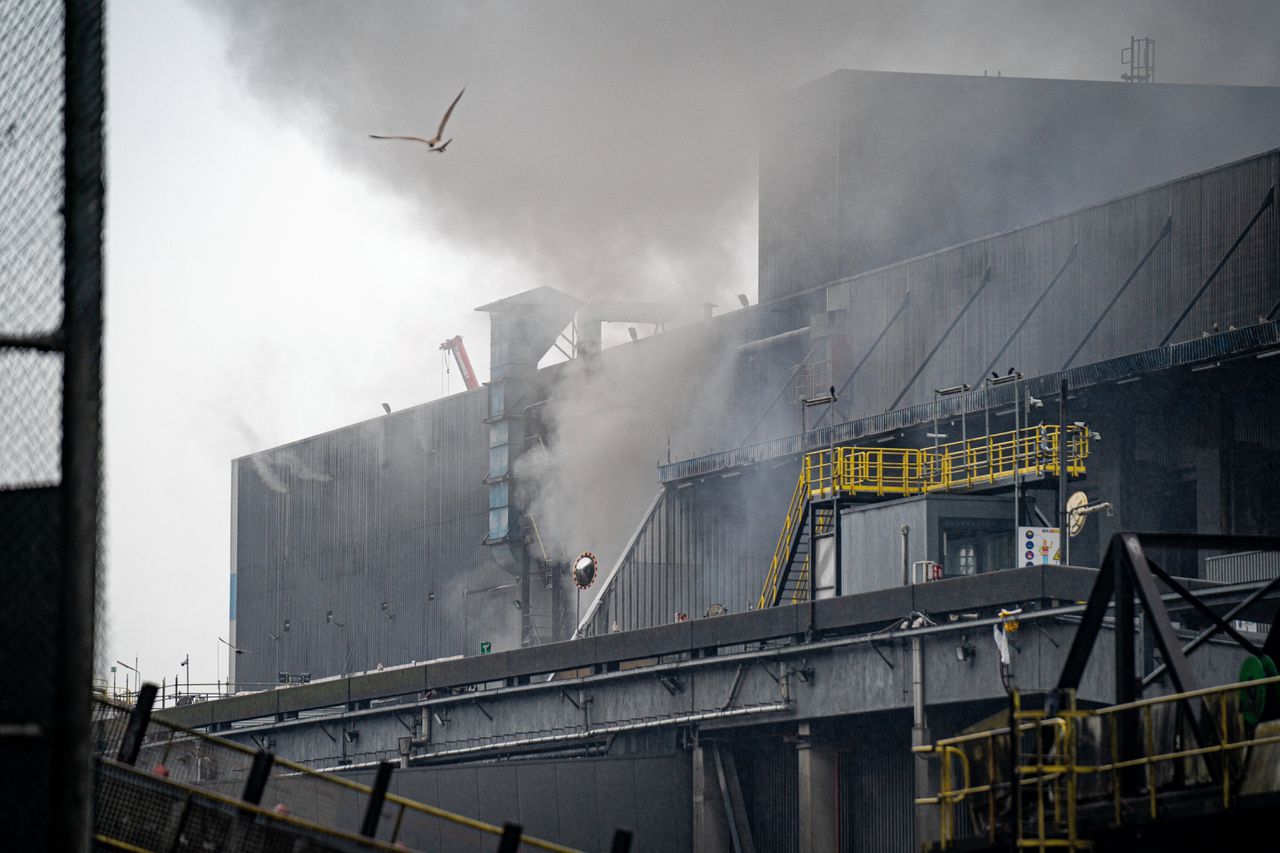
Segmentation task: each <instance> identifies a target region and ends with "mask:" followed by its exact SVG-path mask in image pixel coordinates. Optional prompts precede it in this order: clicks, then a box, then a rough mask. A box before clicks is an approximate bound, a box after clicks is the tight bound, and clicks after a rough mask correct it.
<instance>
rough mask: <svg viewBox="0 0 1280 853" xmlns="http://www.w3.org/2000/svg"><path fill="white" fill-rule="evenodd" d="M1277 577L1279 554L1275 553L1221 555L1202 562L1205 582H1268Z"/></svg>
mask: <svg viewBox="0 0 1280 853" xmlns="http://www.w3.org/2000/svg"><path fill="white" fill-rule="evenodd" d="M1277 576H1280V553H1277V552H1275V551H1249V552H1247V553H1243V554H1223V555H1222V556H1219V557H1206V558H1205V561H1204V577H1205V580H1211V581H1218V582H1219V583H1250V582H1252V581H1269V580H1271V579H1272V578H1275V577H1277Z"/></svg>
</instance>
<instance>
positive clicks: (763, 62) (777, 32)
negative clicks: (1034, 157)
mask: <svg viewBox="0 0 1280 853" xmlns="http://www.w3.org/2000/svg"><path fill="white" fill-rule="evenodd" d="M797 10H799V11H797ZM108 15H109V17H108V57H107V68H108V123H107V132H108V160H109V163H108V175H107V179H108V208H107V210H108V219H107V305H106V311H107V340H106V383H107V384H106V453H107V460H106V461H107V482H106V494H107V503H106V507H107V509H106V517H105V522H106V530H107V537H106V543H107V550H106V567H107V574H106V593H107V601H108V608H107V613H106V618H105V620H104V621H103V628H104V633H103V644H102V645H103V650H102V654H101V655H100V657H101V659H102V660H104V661H105V662H106V663H107V665H109V664H110V663H111V662H113V661H115V660H116V659H122V660H125V661H127V662H129V663H130V664H132V662H133V660H134V658H135V656H136V657H137V659H138V662H139V666H140V668H141V669H142V671H143V673H144V675H145V676H147V677H148V678H149V679H153V680H156V681H159V680H160V678H162V677H167V678H172V677H173V675H174V674H175V673H178V672H180V668H179V666H178V664H179V661H181V660H182V658H183V656H184V655H186V654H188V653H190V655H191V664H192V672H191V680H192V682H210V683H211V682H213V681H214V680H215V678H217V677H225V668H224V667H225V664H224V661H225V651H219V650H218V642H217V638H218V637H220V636H221V637H225V636H226V630H227V617H228V607H227V603H228V602H227V596H228V579H227V576H228V571H229V560H230V558H229V535H230V534H229V517H230V460H231V459H232V458H234V457H237V456H241V455H244V454H246V453H249V452H252V451H255V450H261V449H263V448H266V447H270V446H273V445H277V444H282V443H286V442H289V441H292V440H296V439H299V438H302V437H305V436H308V435H312V434H315V433H317V432H322V431H325V430H328V429H333V428H335V427H339V426H342V425H344V424H348V423H352V422H354V421H357V420H361V419H364V418H368V417H375V416H377V415H379V414H380V412H381V409H380V405H379V404H380V403H382V402H387V403H389V404H390V405H391V406H392V407H393V408H402V407H405V406H410V405H414V404H417V403H421V402H424V401H427V400H430V399H434V398H435V397H438V396H439V395H440V394H441V392H442V382H441V358H440V353H439V351H438V350H437V346H438V344H439V342H440V341H442V340H444V339H445V338H448V337H451V336H453V335H455V334H462V335H463V336H464V338H465V340H466V342H467V344H468V347H469V349H470V351H471V355H472V359H473V361H474V362H475V364H476V367H477V370H478V372H479V373H480V376H481V378H482V379H484V378H486V377H487V373H488V370H487V367H488V352H487V349H488V330H487V322H486V318H485V317H484V316H482V315H479V314H476V313H475V312H474V311H473V310H472V309H473V308H474V307H475V306H477V305H481V304H483V303H485V302H487V301H491V300H493V299H497V298H500V297H502V296H506V295H510V294H512V293H514V292H517V291H519V290H523V289H526V288H528V287H532V286H536V285H538V284H553V285H556V286H560V287H563V288H565V289H567V290H569V291H571V292H574V293H577V294H579V295H593V294H617V293H636V292H643V293H647V294H652V295H654V296H659V297H664V298H673V297H676V298H694V297H696V298H711V299H713V300H714V301H718V302H720V304H722V305H726V306H728V305H732V304H734V303H733V294H736V293H739V292H745V293H749V294H752V298H753V300H754V293H755V271H756V243H755V228H756V223H755V203H756V195H755V156H756V155H755V149H754V123H755V121H756V118H757V116H758V115H759V113H760V110H761V109H763V108H764V107H765V106H766V105H767V104H768V102H769V100H770V99H772V98H775V97H779V96H780V95H781V93H783V92H785V90H786V89H788V88H790V87H792V86H795V85H799V84H801V83H803V82H805V81H807V80H810V79H813V78H815V77H818V76H821V75H822V74H825V73H827V72H829V71H832V70H835V69H837V68H842V67H843V68H866V69H879V70H897V71H929V72H944V73H963V74H981V73H983V71H984V70H990V71H991V72H992V73H995V71H996V70H997V69H1000V70H1001V71H1002V73H1004V74H1006V75H1015V76H1039V77H1074V78H1087V79H1116V77H1117V76H1118V75H1119V73H1120V70H1121V69H1120V66H1119V61H1118V59H1119V50H1120V48H1121V47H1122V46H1125V45H1127V44H1128V38H1129V36H1130V35H1131V34H1137V35H1151V36H1153V37H1155V38H1156V40H1157V45H1158V54H1157V75H1158V77H1159V78H1160V79H1161V80H1165V81H1170V82H1196V83H1236V84H1253V85H1280V70H1278V68H1277V51H1276V46H1275V38H1274V35H1275V33H1277V32H1280V4H1277V3H1275V2H1273V0H1256V2H1222V3H1210V2H1207V0H1203V2H1199V0H1197V1H1196V2H1192V0H1141V2H1131V3H1121V2H1103V0H1076V2H1070V3H1063V2H1048V0H1045V1H1044V2H1040V0H1036V2H1031V0H1023V2H1014V0H992V2H980V0H945V1H943V0H939V2H909V1H908V0H893V2H889V1H888V0H886V2H866V3H854V2H831V3H806V4H803V5H800V4H792V3H781V2H779V3H765V2H738V3H727V2H707V3H699V4H687V3H675V2H657V0H655V2H632V3H608V4H606V3H596V2H585V0H582V1H581V2H576V0H575V2H545V3H497V2H477V3H467V4H456V3H447V4H446V3H440V4H435V3H426V2H415V3H377V4H367V3H320V2H316V3H307V4H296V3H273V4H262V3H259V2H239V1H238V0H229V1H228V2H223V3H217V4H214V3H207V4H200V5H199V6H193V5H188V4H186V3H179V2H171V0H146V1H144V0H129V2H116V3H111V4H109V7H108ZM463 84H467V85H468V87H469V88H468V90H467V94H466V95H465V96H464V98H463V100H462V102H461V103H460V104H459V106H458V110H457V112H456V114H455V116H454V118H453V120H452V121H451V123H450V131H451V132H452V133H453V134H454V135H455V136H456V140H455V142H454V143H453V145H452V146H451V147H450V149H449V151H448V152H447V153H446V154H445V155H444V156H439V155H431V154H427V153H426V152H425V151H424V150H421V149H418V148H416V147H415V146H412V145H408V144H403V143H379V142H375V141H373V140H369V139H367V136H366V134H367V133H371V132H372V133H414V134H423V135H431V131H433V130H434V124H435V122H436V121H437V120H438V117H439V114H440V112H441V111H442V110H443V108H444V106H445V105H447V103H448V101H449V100H450V99H452V97H453V96H454V95H455V94H456V92H457V90H458V89H459V88H461V86H462V85H463ZM796 132H797V133H799V132H803V129H799V128H798V129H797V131H796ZM451 378H452V383H453V384H452V390H454V391H457V390H458V389H459V388H460V387H461V383H460V381H459V379H458V377H457V374H456V371H455V372H454V373H453V374H452V377H451ZM119 674H120V676H123V671H121V672H120V673H119Z"/></svg>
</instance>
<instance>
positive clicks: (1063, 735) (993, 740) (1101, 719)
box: [912, 676, 1280, 850]
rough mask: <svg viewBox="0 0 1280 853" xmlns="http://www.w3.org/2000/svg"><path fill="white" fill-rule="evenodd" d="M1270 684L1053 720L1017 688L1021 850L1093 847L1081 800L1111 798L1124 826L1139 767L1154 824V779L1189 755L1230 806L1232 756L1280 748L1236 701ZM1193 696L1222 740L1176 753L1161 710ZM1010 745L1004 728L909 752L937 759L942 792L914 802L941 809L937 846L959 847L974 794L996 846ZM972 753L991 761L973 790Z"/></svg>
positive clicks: (1072, 711)
mask: <svg viewBox="0 0 1280 853" xmlns="http://www.w3.org/2000/svg"><path fill="white" fill-rule="evenodd" d="M1272 685H1280V676H1272V677H1270V678H1262V679H1257V680H1253V681H1241V682H1233V683H1231V684H1223V685H1218V686H1215V687H1206V688H1202V689H1200V690H1193V691H1187V692H1184V693H1175V694H1170V695H1166V696H1156V697H1152V698H1150V699H1141V700H1138V701H1136V702H1128V703H1125V704H1123V705H1112V706H1109V707H1106V708H1098V709H1094V710H1079V709H1077V708H1076V707H1075V700H1074V695H1072V696H1070V701H1069V707H1068V708H1066V709H1064V710H1062V711H1060V712H1058V713H1057V714H1055V715H1054V716H1052V717H1047V716H1046V715H1045V713H1044V712H1043V711H1036V710H1022V708H1021V700H1020V697H1019V696H1018V694H1017V693H1016V692H1015V693H1014V694H1013V698H1014V711H1013V716H1014V724H1015V725H1016V726H1017V732H1018V737H1017V738H1016V742H1017V744H1018V755H1017V756H1016V758H1017V760H1016V761H1015V762H1012V764H1013V772H1014V774H1015V783H1016V785H1017V790H1018V791H1019V792H1020V796H1021V798H1022V799H1023V802H1024V803H1026V802H1027V798H1028V797H1031V796H1033V799H1031V800H1030V803H1029V805H1030V808H1029V809H1028V810H1027V812H1026V813H1024V814H1023V821H1022V822H1019V823H1018V825H1017V826H1016V830H1015V837H1016V840H1017V846H1018V847H1019V848H1020V849H1033V850H1049V849H1068V850H1083V849H1088V848H1089V847H1091V846H1092V843H1091V842H1090V841H1088V840H1086V839H1083V838H1081V837H1080V834H1079V827H1078V825H1077V819H1078V809H1079V804H1080V802H1081V801H1082V800H1087V801H1089V802H1093V803H1095V804H1096V803H1098V802H1106V800H1107V798H1109V799H1110V801H1111V806H1112V816H1111V817H1112V824H1113V825H1114V826H1120V825H1122V824H1123V822H1124V818H1125V809H1124V808H1123V800H1124V798H1123V790H1124V787H1123V785H1122V784H1121V778H1120V777H1121V773H1122V771H1124V770H1126V769H1134V770H1138V769H1140V771H1141V776H1142V780H1141V781H1142V788H1144V789H1145V801H1146V812H1147V818H1149V819H1152V820H1154V819H1156V818H1157V817H1159V814H1160V808H1159V803H1160V801H1159V790H1160V785H1161V779H1160V778H1158V775H1157V769H1158V767H1159V766H1160V765H1161V764H1163V763H1167V762H1175V761H1184V760H1186V759H1201V760H1202V761H1203V762H1204V763H1205V766H1204V768H1203V770H1202V772H1203V774H1204V776H1205V777H1206V778H1209V779H1211V782H1209V783H1208V784H1209V785H1213V786H1216V787H1218V788H1219V789H1220V790H1221V795H1222V808H1223V809H1224V810H1225V809H1229V808H1231V805H1232V802H1233V797H1235V796H1236V795H1237V794H1236V791H1235V790H1234V788H1233V781H1232V776H1233V768H1232V767H1231V764H1230V762H1229V761H1228V760H1227V759H1228V757H1229V756H1231V755H1232V754H1235V753H1239V752H1240V751H1242V750H1246V749H1250V748H1252V747H1262V746H1271V745H1276V744H1280V734H1273V735H1258V734H1257V730H1256V729H1253V728H1251V727H1248V726H1245V725H1244V724H1243V721H1242V719H1241V716H1240V710H1239V707H1238V698H1237V697H1238V696H1239V694H1240V693H1241V692H1242V691H1247V690H1258V689H1260V688H1267V687H1270V686H1272ZM1191 700H1199V701H1201V702H1202V703H1203V705H1202V708H1203V710H1204V712H1205V714H1204V716H1205V719H1206V720H1207V721H1209V722H1211V723H1212V724H1213V725H1212V729H1211V730H1209V727H1208V726H1206V734H1208V735H1210V736H1212V737H1213V738H1214V739H1216V743H1208V744H1206V745H1204V746H1192V747H1186V748H1176V747H1179V746H1180V745H1179V743H1178V741H1177V740H1174V746H1175V748H1172V749H1161V748H1160V747H1159V746H1158V730H1159V728H1160V726H1161V721H1160V720H1158V719H1157V715H1156V711H1157V709H1159V708H1161V706H1170V705H1173V704H1175V703H1179V702H1188V701H1191ZM1125 714H1136V715H1137V716H1138V720H1137V721H1136V722H1137V723H1138V724H1139V728H1138V731H1137V734H1138V735H1139V737H1138V743H1137V744H1136V745H1135V749H1139V750H1140V751H1141V754H1139V755H1137V756H1135V757H1132V758H1127V759H1120V758H1119V757H1118V756H1119V751H1120V750H1119V737H1120V736H1119V731H1120V726H1121V719H1122V717H1123V715H1125ZM1027 735H1032V736H1033V738H1032V740H1033V745H1034V748H1033V750H1032V751H1031V752H1027V753H1024V752H1023V751H1022V747H1023V746H1024V745H1025V741H1026V738H1027ZM1089 735H1093V736H1095V737H1096V738H1097V740H1095V741H1093V742H1091V744H1090V745H1092V746H1094V747H1096V748H1097V755H1096V756H1086V757H1096V758H1097V759H1098V760H1082V756H1081V751H1082V744H1086V743H1090V742H1089V741H1088V736H1089ZM1103 737H1105V740H1106V745H1107V747H1108V749H1109V754H1108V755H1107V756H1106V757H1108V758H1110V760H1101V759H1102V758H1103V757H1104V755H1103V753H1102V749H1101V743H1100V741H1101V739H1102V738H1103ZM1014 740H1015V739H1014V738H1011V736H1010V728H1009V726H1007V725H1006V726H1003V727H999V728H993V729H989V730H985V731H980V732H971V733H968V734H962V735H957V736H956V737H951V738H943V739H941V740H939V741H937V742H935V743H934V744H931V745H925V746H917V747H913V748H912V752H914V753H916V754H917V755H922V756H934V757H936V758H938V759H939V760H940V762H941V766H940V773H939V785H938V793H937V794H936V795H935V796H930V797H918V798H916V800H915V802H916V805H917V806H935V807H937V808H938V809H939V822H938V825H939V837H938V841H939V846H940V847H941V848H942V849H944V850H946V849H949V848H950V847H952V846H953V845H954V844H955V842H956V841H957V837H956V829H957V825H958V824H957V819H956V809H957V808H958V807H960V806H962V805H964V804H966V803H967V802H968V801H969V800H970V798H972V797H979V796H980V797H982V798H983V800H984V803H983V805H984V806H985V808H981V811H980V812H976V813H978V814H982V815H983V817H984V819H983V820H981V821H980V824H983V825H985V826H984V827H983V828H984V830H985V832H984V833H983V834H985V835H986V837H987V839H988V840H989V841H992V842H994V841H995V839H996V820H997V814H998V811H999V809H998V800H999V799H1000V797H1001V796H1005V797H1011V796H1012V793H1011V792H1012V791H1013V790H1014V788H1013V785H1012V784H1011V783H1010V780H1009V779H1008V778H1007V777H1006V778H1003V779H1002V778H1001V774H1002V772H1007V770H1006V767H1007V759H1008V756H1007V755H1006V756H1005V757H1004V759H1002V760H1001V761H997V759H996V754H997V752H998V751H999V749H998V746H999V745H1000V744H1002V743H1003V744H1011V743H1012V742H1013V741H1014ZM970 751H971V752H973V754H975V755H978V756H982V757H985V759H986V761H985V762H984V764H985V767H984V771H985V777H984V778H985V780H986V781H983V782H980V783H979V784H974V783H973V780H972V779H971V775H970V768H969V762H970V755H969V752H970ZM957 755H959V756H963V758H962V764H963V774H962V777H963V784H960V785H956V779H955V776H954V774H953V773H952V757H953V756H957ZM1213 756H1218V759H1217V761H1218V764H1217V765H1216V768H1217V769H1216V771H1215V770H1211V769H1210V768H1211V766H1212V765H1211V763H1210V762H1211V760H1212V757H1213ZM1090 776H1094V777H1098V778H1099V780H1100V782H1101V783H1102V784H1101V785H1099V786H1096V788H1097V789H1098V790H1100V791H1101V793H1095V794H1093V795H1090V796H1087V797H1082V796H1081V794H1080V783H1081V780H1082V779H1084V778H1087V777H1090ZM1215 777H1216V778H1215ZM1201 787H1204V786H1201Z"/></svg>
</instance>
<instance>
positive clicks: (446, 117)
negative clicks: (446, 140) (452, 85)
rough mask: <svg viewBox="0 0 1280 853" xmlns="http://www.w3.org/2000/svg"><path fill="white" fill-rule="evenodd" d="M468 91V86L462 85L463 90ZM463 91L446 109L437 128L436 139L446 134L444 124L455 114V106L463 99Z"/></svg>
mask: <svg viewBox="0 0 1280 853" xmlns="http://www.w3.org/2000/svg"><path fill="white" fill-rule="evenodd" d="M465 91H467V87H466V86H463V87H462V92H465ZM462 92H459V93H458V97H456V98H454V99H453V103H452V104H450V105H449V109H447V110H445V111H444V118H442V119H440V127H439V129H438V130H436V139H437V140H438V139H440V138H441V137H442V136H444V126H445V125H446V124H448V123H449V116H451V115H453V108H454V107H456V106H457V105H458V101H461V100H462Z"/></svg>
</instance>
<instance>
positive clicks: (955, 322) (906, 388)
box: [889, 266, 991, 409]
mask: <svg viewBox="0 0 1280 853" xmlns="http://www.w3.org/2000/svg"><path fill="white" fill-rule="evenodd" d="M990 283H991V267H990V266H988V267H987V271H986V272H984V273H983V274H982V283H981V284H979V285H978V289H977V290H975V291H974V292H973V294H972V295H971V296H970V297H969V301H968V302H966V303H965V304H964V307H963V308H961V309H960V311H959V313H957V314H956V316H955V317H954V318H953V319H952V320H951V325H949V326H947V330H946V331H945V332H943V333H942V337H940V338H938V342H937V343H936V344H934V345H933V349H931V350H929V354H928V355H926V356H925V357H924V361H922V362H920V366H919V367H917V368H916V372H915V373H913V374H911V378H910V379H908V380H907V384H906V385H904V386H903V387H902V390H901V391H899V392H898V396H896V397H894V398H893V402H892V403H890V404H889V408H890V409H892V408H895V407H896V406H897V405H898V403H900V402H902V398H903V397H905V396H906V395H907V392H908V391H910V390H911V386H912V385H914V384H916V380H917V379H919V378H920V374H921V373H924V369H925V368H926V367H928V366H929V362H930V361H932V360H933V357H934V356H935V355H937V354H938V350H940V349H942V345H943V343H945V342H946V340H947V337H948V336H949V335H950V334H951V332H952V331H953V330H954V329H955V327H956V326H957V325H958V324H959V323H960V319H961V318H962V317H964V315H965V312H966V311H968V310H969V306H971V305H973V303H974V301H975V300H977V298H978V295H979V294H980V293H982V291H983V290H985V289H986V287H987V285H988V284H990Z"/></svg>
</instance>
